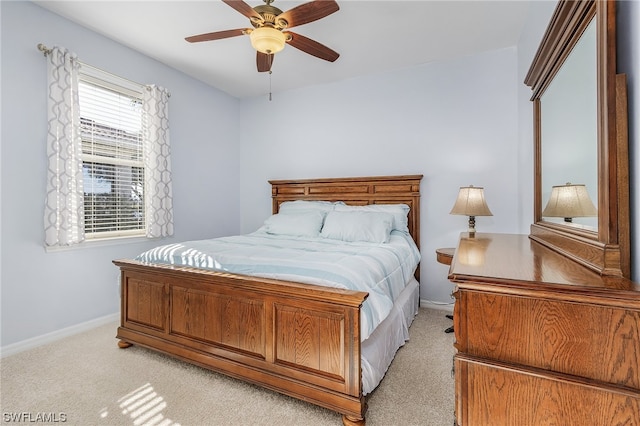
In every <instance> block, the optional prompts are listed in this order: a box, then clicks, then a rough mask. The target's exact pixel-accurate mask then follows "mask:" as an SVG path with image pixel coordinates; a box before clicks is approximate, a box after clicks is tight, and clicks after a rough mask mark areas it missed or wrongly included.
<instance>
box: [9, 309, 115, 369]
mask: <svg viewBox="0 0 640 426" xmlns="http://www.w3.org/2000/svg"><path fill="white" fill-rule="evenodd" d="M118 319H120V313H119V312H116V313H114V314H110V315H106V316H104V317H100V318H96V319H93V320H90V321H87V322H83V323H81V324H77V325H73V326H71V327H67V328H63V329H61V330H56V331H52V332H51V333H47V334H43V335H42V336H37V337H32V338H30V339H26V340H22V341H20V342H17V343H12V344H10V345H6V346H2V347H1V348H0V358H4V357H6V356H9V355H14V354H17V353H19V352H23V351H26V350H28V349H33V348H37V347H38V346H42V345H46V344H47V343H51V342H55V341H56V340H60V339H64V338H65V337H69V336H73V335H74V334H78V333H82V332H84V331H88V330H91V329H93V328H96V327H100V326H101V325H105V324H108V323H110V322H114V321H117V320H118Z"/></svg>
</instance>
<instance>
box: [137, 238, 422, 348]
mask: <svg viewBox="0 0 640 426" xmlns="http://www.w3.org/2000/svg"><path fill="white" fill-rule="evenodd" d="M136 260H139V261H141V262H147V263H162V264H172V265H182V266H191V267H195V268H203V269H209V270H215V271H225V272H231V273H235V274H244V275H251V276H256V277H263V278H274V279H279V280H287V281H296V282H302V283H307V284H316V285H323V286H328V287H334V288H343V289H350V290H357V291H365V292H368V293H369V297H368V298H367V299H366V300H365V303H364V304H363V307H362V310H361V312H362V314H361V316H360V318H361V319H360V331H361V339H362V340H365V339H366V338H367V337H369V335H370V334H371V332H373V330H374V329H375V328H376V327H377V325H378V324H380V322H382V321H383V320H384V319H385V318H386V317H387V315H388V314H389V312H390V311H391V307H392V305H393V302H394V300H395V298H396V297H397V296H398V295H399V294H400V292H401V291H402V289H403V288H404V287H405V285H406V284H407V283H408V282H409V281H410V279H411V277H412V276H413V274H414V272H415V269H416V267H417V265H418V263H419V262H420V252H419V251H418V248H417V247H416V245H415V243H414V241H413V240H412V239H411V237H410V236H409V235H405V234H403V233H401V232H397V231H393V232H392V233H391V238H390V241H389V243H384V244H377V243H354V242H344V241H339V240H332V239H326V238H299V237H284V236H282V235H278V236H276V235H270V234H267V233H265V232H261V231H256V232H254V233H251V234H246V235H238V236H232V237H222V238H214V239H209V240H198V241H188V242H183V243H177V244H169V245H164V246H160V247H156V248H154V249H151V250H148V251H146V252H144V253H142V254H141V255H139V256H138V257H137V258H136Z"/></svg>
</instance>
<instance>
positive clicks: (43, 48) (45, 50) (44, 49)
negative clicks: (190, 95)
mask: <svg viewBox="0 0 640 426" xmlns="http://www.w3.org/2000/svg"><path fill="white" fill-rule="evenodd" d="M36 47H37V48H38V50H39V51H41V52H42V54H43V55H44V56H47V55H48V54H49V53H51V49H49V48H48V47H47V46H45V45H44V44H42V43H38V46H36ZM80 63H81V64H84V63H83V62H82V61H80ZM84 65H87V66H89V67H93V66H92V65H89V64H84ZM93 68H95V69H99V68H96V67H93ZM100 71H102V72H104V73H107V74H111V75H113V76H114V77H118V78H122V79H123V80H127V81H129V82H131V83H133V84H137V85H138V86H143V87H144V88H145V89H147V90H151V87H149V85H148V84H140V83H138V82H136V81H132V80H129V79H126V78H124V77H120V76H116V75H115V74H112V73H110V72H108V71H105V70H102V69H101V70H100ZM167 96H168V97H171V92H167Z"/></svg>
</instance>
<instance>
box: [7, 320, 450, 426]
mask: <svg viewBox="0 0 640 426" xmlns="http://www.w3.org/2000/svg"><path fill="white" fill-rule="evenodd" d="M117 325H118V324H116V323H113V324H108V325H104V326H101V327H98V328H96V329H94V330H91V331H88V332H84V333H82V334H78V335H75V336H72V337H69V338H66V339H63V340H60V341H57V342H53V343H50V344H47V345H44V346H41V347H38V348H35V349H31V350H28V351H25V352H21V353H18V354H15V355H12V356H9V357H6V358H3V359H2V360H0V374H1V376H0V378H1V382H0V392H1V393H0V403H1V410H2V418H1V419H0V421H1V422H2V424H16V423H18V424H19V423H28V424H65V425H78V426H91V425H112V426H119V425H136V426H140V425H154V426H172V425H183V426H192V425H193V426H200V425H203V426H204V425H255V426H267V425H269V426H270V425H286V426H292V425H313V426H316V425H318V426H324V425H327V426H339V425H341V424H342V421H341V415H339V414H337V413H335V412H332V411H329V410H326V409H324V408H320V407H317V406H314V405H312V404H309V403H306V402H303V401H299V400H296V399H294V398H290V397H287V396H284V395H281V394H278V393H276V392H273V391H270V390H266V389H263V388H260V387H258V386H254V385H251V384H247V383H243V382H241V381H239V380H236V379H232V378H229V377H226V376H224V375H221V374H217V373H214V372H211V371H209V370H206V369H203V368H200V367H196V366H193V365H189V364H187V363H185V362H182V361H178V360H174V359H172V358H170V357H168V356H165V355H161V354H158V353H155V352H153V351H150V350H147V349H144V348H141V347H137V346H132V347H130V348H127V349H119V348H118V347H117V340H116V339H115V337H114V336H115V332H116V328H117ZM450 325H451V320H449V319H447V318H446V317H445V312H444V311H439V310H434V309H426V308H420V311H419V313H418V315H417V317H416V319H415V321H414V322H413V325H412V326H411V329H410V330H409V331H410V338H411V339H410V341H409V342H407V344H406V345H405V346H404V347H402V348H400V350H399V351H398V353H397V355H396V358H395V359H394V361H393V363H392V364H391V367H390V368H389V370H388V371H387V374H386V376H385V377H384V379H383V380H382V383H381V384H380V385H379V386H378V388H377V389H376V390H374V392H372V393H371V394H370V395H369V396H368V397H367V403H368V406H369V408H368V411H367V413H366V421H367V425H369V426H389V425H403V426H404V425H416V426H417V425H420V426H450V425H452V424H453V410H454V383H453V377H452V372H451V367H452V360H453V354H454V349H453V341H454V337H453V335H452V334H446V333H444V331H443V330H444V329H445V328H447V327H449V326H450Z"/></svg>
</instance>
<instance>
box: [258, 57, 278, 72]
mask: <svg viewBox="0 0 640 426" xmlns="http://www.w3.org/2000/svg"><path fill="white" fill-rule="evenodd" d="M256 53H257V55H256V65H257V66H258V72H267V71H271V66H272V65H273V58H274V57H275V55H274V54H273V53H271V54H266V53H262V52H256Z"/></svg>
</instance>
